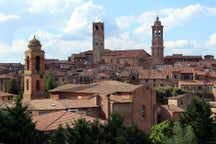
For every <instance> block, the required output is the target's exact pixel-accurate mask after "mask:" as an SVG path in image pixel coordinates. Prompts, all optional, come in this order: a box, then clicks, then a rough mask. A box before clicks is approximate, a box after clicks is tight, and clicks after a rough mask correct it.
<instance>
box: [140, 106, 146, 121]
mask: <svg viewBox="0 0 216 144" xmlns="http://www.w3.org/2000/svg"><path fill="white" fill-rule="evenodd" d="M145 111H146V110H145V106H144V105H142V107H141V119H145Z"/></svg>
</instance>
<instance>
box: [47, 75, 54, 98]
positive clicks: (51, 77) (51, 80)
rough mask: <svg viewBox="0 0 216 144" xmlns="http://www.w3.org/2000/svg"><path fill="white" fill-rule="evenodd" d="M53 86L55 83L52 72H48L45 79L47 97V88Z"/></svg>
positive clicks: (52, 87)
mask: <svg viewBox="0 0 216 144" xmlns="http://www.w3.org/2000/svg"><path fill="white" fill-rule="evenodd" d="M55 87H56V83H55V81H54V79H53V76H52V74H48V76H47V79H46V95H47V97H48V98H49V97H50V92H49V90H51V89H54V88H55Z"/></svg>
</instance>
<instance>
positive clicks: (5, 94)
mask: <svg viewBox="0 0 216 144" xmlns="http://www.w3.org/2000/svg"><path fill="white" fill-rule="evenodd" d="M2 96H13V94H11V93H7V92H3V91H0V97H2Z"/></svg>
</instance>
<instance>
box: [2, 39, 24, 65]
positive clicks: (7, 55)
mask: <svg viewBox="0 0 216 144" xmlns="http://www.w3.org/2000/svg"><path fill="white" fill-rule="evenodd" d="M26 47H27V43H26V41H24V40H22V39H20V40H16V41H13V42H12V44H11V45H8V44H5V43H0V57H1V59H2V60H3V61H4V62H23V61H24V52H25V50H26Z"/></svg>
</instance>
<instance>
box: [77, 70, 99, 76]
mask: <svg viewBox="0 0 216 144" xmlns="http://www.w3.org/2000/svg"><path fill="white" fill-rule="evenodd" d="M95 72H96V71H95V69H87V70H84V71H83V72H81V73H80V74H79V76H89V77H91V76H93V75H94V74H95Z"/></svg>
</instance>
